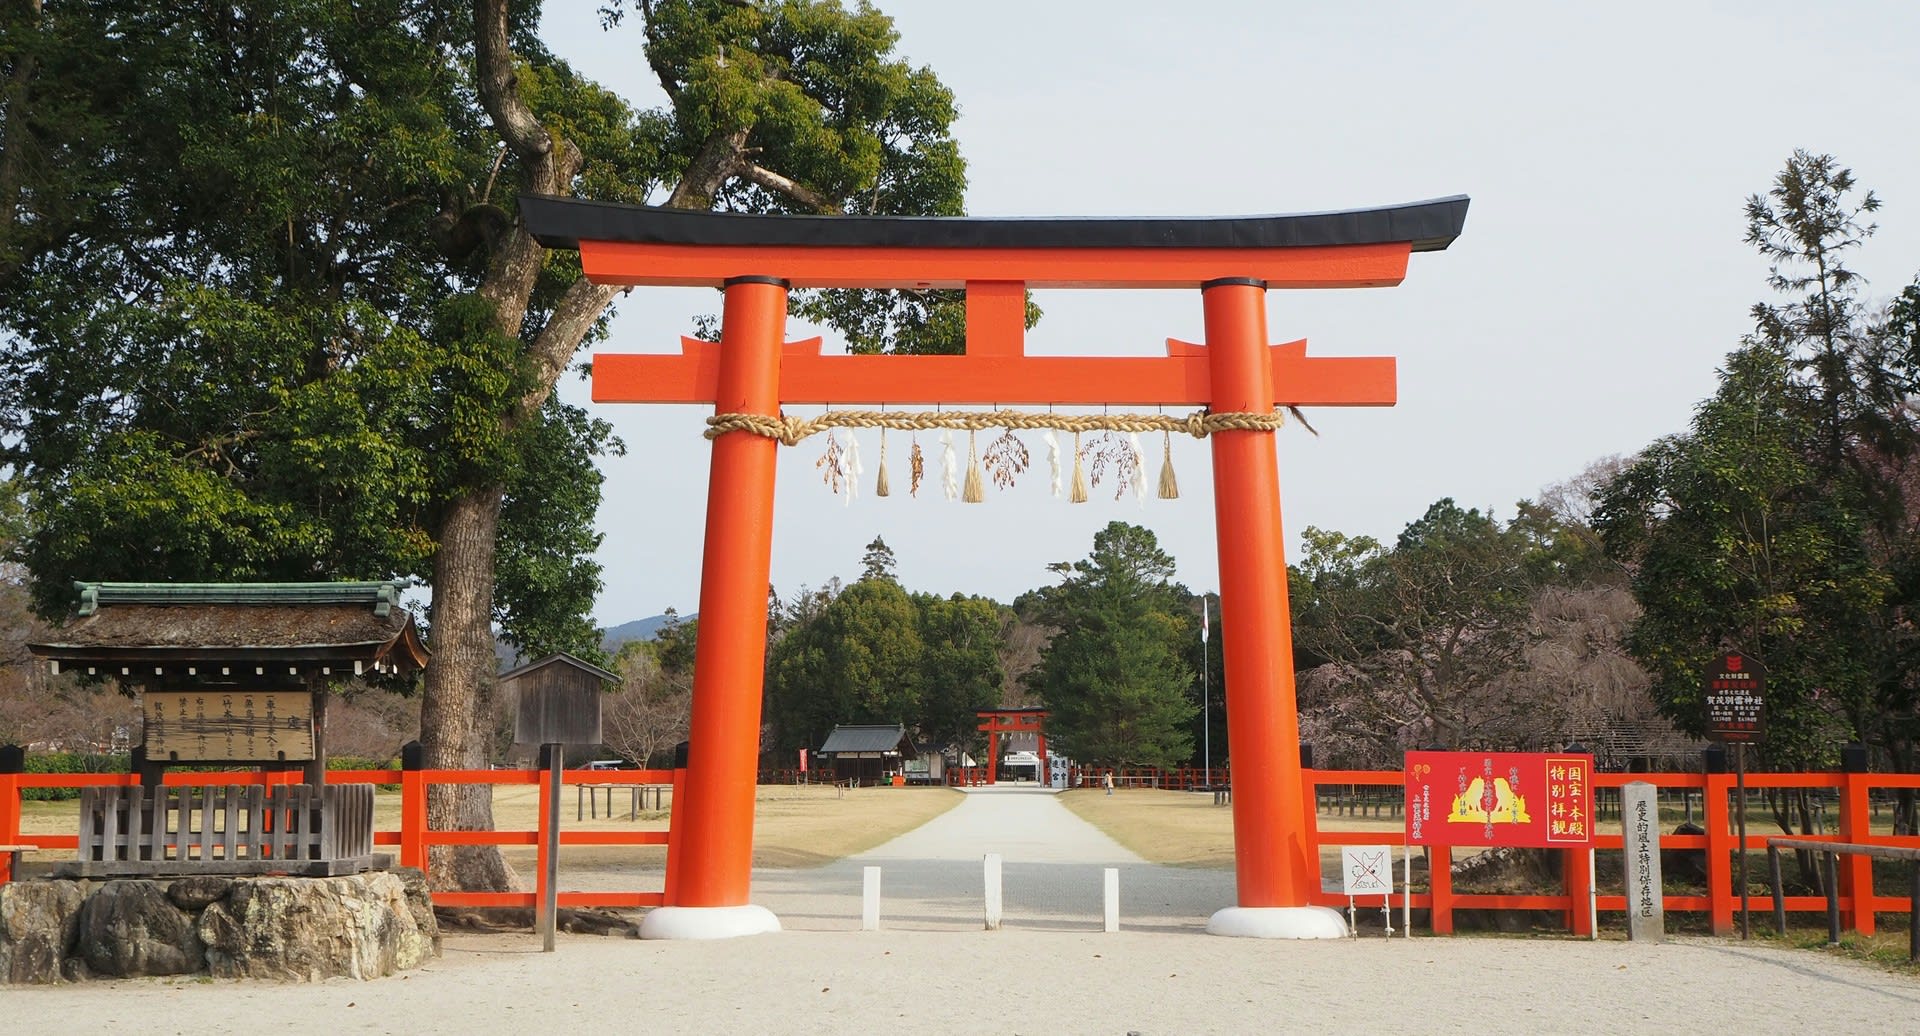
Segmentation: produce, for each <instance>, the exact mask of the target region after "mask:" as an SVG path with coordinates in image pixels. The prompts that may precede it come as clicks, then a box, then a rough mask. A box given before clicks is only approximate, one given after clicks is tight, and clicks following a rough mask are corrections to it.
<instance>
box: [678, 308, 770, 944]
mask: <svg viewBox="0 0 1920 1036" xmlns="http://www.w3.org/2000/svg"><path fill="white" fill-rule="evenodd" d="M786 320H787V284H786V282H785V281H781V280H777V279H774V278H771V277H736V278H734V279H732V280H729V281H727V282H726V302H725V306H724V309H723V310H722V318H721V321H722V322H721V335H720V374H719V386H718V392H717V394H716V398H715V400H714V412H715V413H718V414H727V413H746V414H763V415H767V416H774V415H777V414H778V413H779V411H780V345H781V341H782V338H783V335H784V333H785V330H786ZM779 449H780V444H779V442H778V441H776V440H774V439H771V438H768V437H767V436H764V435H757V434H755V433H753V432H749V431H744V430H738V431H731V432H727V433H725V434H724V435H721V436H720V437H718V438H716V439H715V440H714V441H713V464H712V469H711V474H710V476H709V477H708V481H707V527H706V545H705V548H704V552H703V554H702V558H701V574H700V640H699V643H698V644H697V645H696V646H695V649H694V668H693V673H694V676H693V719H692V724H691V728H690V730H689V732H688V740H689V741H690V742H691V743H692V748H691V750H690V751H689V753H688V758H687V775H686V782H685V785H686V786H685V794H686V808H685V809H680V808H677V807H678V805H679V804H678V803H676V804H675V805H676V808H675V810H674V814H675V821H676V823H675V825H674V826H675V828H676V829H679V828H684V829H685V830H684V831H680V832H678V833H679V834H680V845H679V850H680V852H679V856H680V859H678V860H676V861H675V863H676V864H678V865H679V866H677V867H676V868H675V870H677V871H678V873H677V874H676V875H675V876H674V878H673V885H674V892H675V899H676V902H675V904H674V905H675V906H680V907H738V906H745V905H747V895H748V891H749V882H750V880H751V877H752V866H753V790H754V782H755V778H756V776H757V773H758V769H759V767H758V763H759V751H760V692H761V682H762V678H763V675H764V670H765V663H766V657H765V656H766V643H767V585H768V577H769V574H770V571H771V566H772V555H773V480H774V470H775V461H776V460H777V452H778V450H779Z"/></svg>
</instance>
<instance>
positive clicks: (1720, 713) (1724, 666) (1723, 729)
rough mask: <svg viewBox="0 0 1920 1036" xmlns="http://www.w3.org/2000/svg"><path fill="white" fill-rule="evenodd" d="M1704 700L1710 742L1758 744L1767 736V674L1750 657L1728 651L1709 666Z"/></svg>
mask: <svg viewBox="0 0 1920 1036" xmlns="http://www.w3.org/2000/svg"><path fill="white" fill-rule="evenodd" d="M1701 697H1702V699H1703V700H1704V701H1705V703H1706V707H1707V739H1708V740H1710V741H1722V742H1725V743H1728V744H1746V745H1752V744H1758V743H1760V742H1761V741H1764V740H1766V737H1767V671H1766V670H1765V669H1763V668H1761V666H1760V663H1758V662H1756V661H1754V660H1753V657H1752V656H1750V655H1743V654H1740V653H1739V652H1728V653H1727V654H1724V655H1720V656H1719V657H1717V658H1715V659H1714V660H1713V661H1712V662H1709V663H1707V671H1706V675H1705V676H1704V677H1703V678H1702V683H1701Z"/></svg>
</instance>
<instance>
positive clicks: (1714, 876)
mask: <svg viewBox="0 0 1920 1036" xmlns="http://www.w3.org/2000/svg"><path fill="white" fill-rule="evenodd" d="M1732 790H1733V775H1732V774H1730V773H1710V774H1708V775H1707V786H1706V791H1705V792H1703V793H1702V795H1701V799H1702V803H1701V804H1702V805H1703V806H1704V807H1705V812H1706V821H1707V823H1706V826H1707V916H1708V923H1709V924H1710V925H1711V926H1712V928H1713V934H1715V935H1732V934H1733V914H1734V911H1735V910H1736V909H1738V907H1739V905H1740V897H1739V896H1738V895H1736V894H1735V892H1734V888H1733V843H1734V837H1733V826H1732V825H1733V810H1731V809H1729V808H1728V807H1727V796H1728V794H1729V793H1730V792H1731V791H1732Z"/></svg>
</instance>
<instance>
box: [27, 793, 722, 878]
mask: <svg viewBox="0 0 1920 1036" xmlns="http://www.w3.org/2000/svg"><path fill="white" fill-rule="evenodd" d="M684 774H685V771H684V770H567V771H566V772H565V774H564V778H565V781H566V782H567V783H570V784H585V785H598V784H628V783H634V782H640V783H647V784H668V785H671V786H672V787H673V791H674V793H673V795H672V797H671V800H670V802H669V806H670V808H671V809H672V810H675V811H677V810H678V808H679V803H680V801H681V796H680V794H679V790H680V781H681V778H682V776H683V775H684ZM298 778H299V774H297V773H169V774H167V776H166V778H165V782H164V783H165V785H166V786H167V787H179V786H193V785H204V786H216V787H218V786H239V787H274V786H278V785H285V784H294V783H297V781H298ZM327 780H328V782H329V783H330V784H350V783H368V784H382V785H393V784H398V785H399V786H400V826H399V827H398V828H397V829H392V830H375V831H374V835H373V841H374V845H375V846H392V847H395V848H396V849H397V850H398V854H399V863H400V865H401V866H404V867H418V868H420V869H421V870H423V871H424V870H426V869H427V851H428V849H429V848H431V847H432V846H436V845H500V846H509V845H531V846H535V847H536V857H537V864H536V866H535V867H534V874H535V875H536V876H540V877H537V878H536V880H537V881H542V880H544V877H543V876H544V875H545V874H546V873H547V867H546V848H545V846H546V843H547V838H546V831H545V828H544V824H545V820H544V818H545V817H547V816H548V815H549V810H548V804H547V794H548V793H547V790H546V787H545V782H544V780H543V774H542V772H541V771H539V770H332V771H329V772H328V774H327ZM139 783H140V780H139V777H138V776H136V775H134V774H107V773H88V774H80V773H0V843H8V844H19V845H31V846H35V847H37V848H39V849H42V850H49V849H51V850H68V851H76V852H77V851H78V849H79V841H80V839H79V835H78V833H77V832H78V827H79V813H78V811H77V806H78V804H77V803H76V812H75V813H74V818H75V824H74V830H75V832H76V833H75V834H65V835H58V834H23V833H22V832H21V830H20V819H21V812H22V808H21V793H22V792H23V791H25V790H26V789H29V788H124V787H133V786H137V785H138V784H139ZM435 784H490V785H496V786H514V785H529V784H530V785H534V786H536V787H538V788H540V802H539V808H538V809H537V810H536V813H535V815H536V817H539V818H542V819H539V820H537V821H536V824H539V825H541V826H539V827H536V829H534V830H531V831H514V830H507V831H499V830H496V831H443V830H433V829H429V828H428V826H427V789H428V788H429V787H430V786H432V785H435ZM668 826H669V829H668V830H666V831H565V830H563V831H561V832H559V844H560V846H561V847H562V848H565V847H568V846H577V845H665V846H667V847H668V849H667V854H668V861H669V866H668V868H667V870H666V874H665V878H664V887H671V885H672V882H673V878H674V874H673V869H672V866H671V861H672V860H673V858H674V856H675V853H674V852H673V844H672V843H673V830H674V828H675V827H677V825H675V824H674V823H673V814H671V813H670V814H669V821H668ZM10 871H11V868H10V866H9V857H8V856H6V855H0V882H4V881H7V880H10V879H11V878H12V874H11V873H10ZM545 891H546V890H545V888H544V886H542V887H538V888H535V889H534V890H533V891H531V892H435V893H434V894H433V901H434V904H435V905H436V906H464V907H520V908H529V909H530V908H532V907H533V906H534V905H535V904H536V903H537V902H539V897H540V896H541V895H542V894H543V893H544V892H545ZM558 898H559V905H560V906H563V907H596V906H597V907H646V906H659V905H660V904H661V903H662V902H663V901H664V899H665V891H664V888H663V889H662V890H660V891H635V892H569V891H562V892H560V893H559V897H558Z"/></svg>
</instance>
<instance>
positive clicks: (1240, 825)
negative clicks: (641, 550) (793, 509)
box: [520, 197, 1467, 938]
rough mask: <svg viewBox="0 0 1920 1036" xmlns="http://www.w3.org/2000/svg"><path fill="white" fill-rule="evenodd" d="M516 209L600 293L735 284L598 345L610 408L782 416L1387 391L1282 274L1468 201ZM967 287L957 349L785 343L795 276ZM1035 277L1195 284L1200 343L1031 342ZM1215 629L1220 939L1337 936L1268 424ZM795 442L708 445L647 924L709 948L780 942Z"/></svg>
mask: <svg viewBox="0 0 1920 1036" xmlns="http://www.w3.org/2000/svg"><path fill="white" fill-rule="evenodd" d="M520 211H521V218H522V219H523V220H524V221H525V223H526V226H527V228H528V229H529V230H530V231H531V232H532V233H533V234H534V236H535V237H537V238H538V239H539V240H540V242H541V243H542V244H544V245H546V246H547V247H550V248H578V249H579V250H580V260H581V265H582V267H583V268H584V270H585V271H586V274H587V276H588V277H589V278H590V279H592V280H593V281H594V282H596V283H600V284H618V285H677V286H713V287H721V288H724V289H725V301H724V303H723V307H722V317H721V336H720V341H719V342H718V343H713V342H703V341H698V340H695V339H690V338H688V339H682V342H681V352H680V353H679V354H678V355H624V354H598V355H596V356H595V358H594V364H593V398H594V400H595V401H596V402H603V403H610V402H620V403H705V402H711V403H712V404H713V405H714V410H715V413H716V415H718V414H731V415H760V416H763V417H777V416H778V415H779V414H780V412H781V411H780V408H781V405H782V404H786V403H816V404H819V403H824V404H847V403H869V404H870V403H879V402H885V403H888V404H903V403H920V404H927V403H952V402H987V401H993V402H995V403H1016V404H1020V403H1024V404H1103V403H1143V404H1150V405H1151V404H1190V405H1199V406H1204V407H1208V408H1210V409H1211V410H1212V411H1214V412H1215V413H1240V414H1249V413H1250V414H1263V415H1264V414H1270V413H1272V412H1273V411H1274V409H1275V408H1276V407H1290V406H1391V405H1392V404H1393V402H1394V394H1395V383H1394V361H1393V359H1392V358H1391V357H1351V358H1333V359H1329V358H1321V357H1314V358H1310V357H1308V356H1307V355H1306V343H1305V342H1304V341H1297V342H1292V343H1288V344H1286V345H1277V346H1269V345H1268V343H1267V321H1266V291H1267V290H1268V289H1270V288H1353V287H1385V286H1391V285H1395V284H1398V283H1399V282H1400V281H1401V279H1402V278H1403V277H1404V276H1405V275H1406V269H1407V261H1408V258H1409V256H1410V255H1411V253H1413V252H1415V251H1437V250H1440V249H1444V248H1446V247H1447V245H1449V244H1451V243H1452V242H1453V239H1454V238H1455V237H1457V236H1458V235H1459V233H1460V229H1461V227H1462V226H1463V224H1464V222H1465V219H1466V211H1467V199H1466V198H1465V197H1452V198H1445V199H1440V200H1436V201H1430V202H1420V203H1415V204H1412V205H1402V206H1394V207H1387V208H1378V209H1360V210H1349V211H1344V212H1328V213H1314V214H1306V215H1293V216H1262V217H1245V218H1229V219H1060V220H1028V219H1015V220H998V219H969V218H940V217H850V216H834V217H823V216H756V215H742V214H729V213H710V212H685V211H678V210H671V209H659V208H650V207H645V206H629V205H615V204H607V203H598V202H584V201H578V200H574V199H565V198H545V197H525V198H522V199H521V200H520ZM794 287H800V288H908V289H927V288H943V289H965V291H966V318H967V331H966V353H965V355H962V356H911V357H905V356H822V355H820V341H819V339H817V338H816V339H811V340H808V341H805V342H795V343H787V342H786V341H785V335H784V331H785V325H786V316H787V293H788V291H789V289H790V288H794ZM1028 288H1186V289H1195V288H1197V289H1199V291H1200V294H1201V305H1202V309H1203V312H1204V315H1205V329H1206V341H1205V342H1204V343H1201V344H1189V343H1183V342H1176V341H1172V340H1169V341H1168V342H1167V355H1166V356H1165V357H1164V358H1114V357H1030V356H1027V355H1025V349H1024V342H1025V320H1024V317H1025V292H1026V290H1027V289H1028ZM1211 438H1212V453H1213V474H1214V487H1215V501H1214V512H1215V527H1216V530H1217V537H1218V541H1219V545H1218V549H1219V560H1220V600H1221V605H1220V609H1221V630H1222V633H1221V639H1222V647H1223V651H1224V659H1225V664H1226V672H1227V681H1228V683H1227V686H1228V692H1227V721H1228V738H1229V751H1230V752H1231V753H1232V759H1233V765H1234V796H1233V819H1234V866H1235V876H1236V882H1237V900H1238V905H1237V906H1235V907H1229V908H1225V909H1222V910H1220V911H1219V912H1218V913H1216V914H1214V916H1213V918H1212V919H1211V920H1210V921H1209V922H1208V926H1207V927H1208V931H1211V932H1216V933H1220V934H1227V935H1255V936H1269V937H1291V938H1336V937H1339V936H1341V935H1344V934H1345V926H1344V924H1343V923H1342V921H1341V919H1340V918H1339V916H1338V915H1337V914H1335V913H1334V912H1333V911H1331V910H1327V909H1325V908H1319V907H1311V906H1308V897H1309V895H1310V893H1312V892H1313V891H1315V890H1316V889H1317V888H1318V885H1319V881H1320V867H1319V861H1318V860H1317V859H1314V858H1312V857H1311V855H1310V853H1309V849H1308V846H1307V843H1306V841H1305V839H1304V838H1303V837H1302V836H1303V832H1304V831H1305V830H1306V824H1307V819H1308V815H1307V809H1308V806H1307V801H1308V789H1307V788H1306V787H1304V784H1303V781H1302V778H1301V767H1300V756H1299V747H1298V746H1299V722H1298V717H1297V715H1296V711H1295V704H1294V692H1293V646H1292V637H1291V632H1290V626H1289V618H1288V609H1287V584H1286V563H1285V558H1284V555H1283V552H1282V533H1281V527H1280V484H1279V475H1278V470H1277V469H1278V464H1277V454H1276V451H1275V446H1274V438H1273V430H1272V428H1271V427H1267V428H1263V429H1253V430H1219V431H1215V432H1214V433H1213V434H1212V437H1211ZM778 450H779V443H778V442H776V441H775V440H774V439H772V438H769V437H767V436H766V435H763V434H758V433H756V432H755V431H752V430H747V429H736V430H732V431H728V432H726V433H724V434H721V435H719V436H718V437H717V438H715V439H714V443H713V461H712V469H711V472H712V473H711V476H710V479H709V482H708V490H707V492H708V496H707V524H706V543H705V547H704V552H703V555H702V566H703V567H702V571H701V582H700V639H699V644H698V646H697V648H696V651H695V662H694V702H693V720H692V730H691V732H690V735H689V736H690V740H691V742H692V744H691V748H690V750H689V756H688V762H687V777H686V787H685V801H684V803H683V805H684V807H685V808H682V809H678V810H676V813H677V818H676V828H677V829H681V828H683V830H676V832H675V834H676V836H677V841H678V845H677V846H676V847H674V848H673V849H671V850H670V851H671V852H673V854H674V855H673V858H672V859H670V860H669V861H668V866H667V877H668V887H667V890H666V904H667V905H665V906H663V907H660V908H657V909H655V910H653V911H652V912H650V913H649V914H648V915H647V917H646V918H645V920H644V921H643V923H642V926H641V934H642V935H643V936H647V937H656V938H715V937H723V936H732V935H745V934H753V933H756V932H764V931H775V930H778V928H779V921H778V919H776V918H775V917H774V916H773V914H772V913H771V912H769V911H767V910H765V909H764V908H761V907H756V906H752V905H750V904H749V903H748V895H749V891H750V879H751V867H752V852H753V801H754V780H755V774H756V770H757V766H756V764H757V758H756V757H757V753H758V748H759V733H760V696H761V679H762V671H763V668H764V662H765V644H766V592H767V585H768V582H769V575H770V569H771V554H772V540H773V484H774V470H775V458H776V453H777V451H778Z"/></svg>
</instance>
